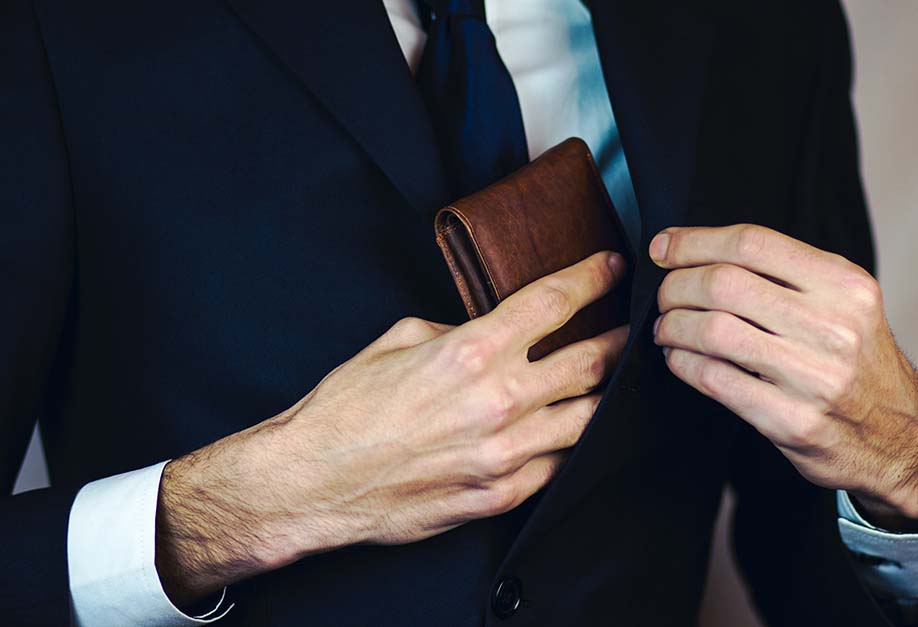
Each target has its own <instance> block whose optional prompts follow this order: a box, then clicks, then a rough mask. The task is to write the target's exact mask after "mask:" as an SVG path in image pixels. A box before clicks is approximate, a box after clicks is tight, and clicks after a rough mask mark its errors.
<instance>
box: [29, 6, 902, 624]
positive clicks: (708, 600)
mask: <svg viewBox="0 0 918 627" xmlns="http://www.w3.org/2000/svg"><path fill="white" fill-rule="evenodd" d="M845 4H846V6H847V8H848V13H849V18H850V21H851V27H852V31H853V36H854V45H855V58H856V64H857V78H856V92H855V93H856V106H857V110H858V115H859V117H860V127H861V146H862V158H863V172H864V177H865V182H866V186H867V194H868V197H869V200H870V205H871V207H872V210H873V216H874V220H875V225H876V235H877V242H878V244H879V252H880V276H881V282H882V284H883V287H884V291H885V294H886V305H887V309H888V312H889V319H890V322H891V324H892V327H893V329H894V330H895V332H896V335H897V337H898V338H899V342H900V344H901V345H902V346H903V347H904V348H905V349H906V351H907V352H908V353H909V354H910V355H911V356H913V357H918V285H916V275H918V245H916V242H915V240H916V239H918V0H847V1H846V2H845ZM34 444H35V442H34V441H33V446H32V447H30V450H29V454H28V455H27V458H26V462H25V464H24V465H23V471H22V473H21V474H20V479H19V482H18V484H17V489H18V490H27V489H32V488H35V487H41V486H43V485H46V484H47V476H46V473H45V470H44V460H43V458H42V456H41V450H40V448H39V447H37V446H34ZM728 509H729V501H728V502H727V504H726V507H725V508H724V511H723V512H722V513H721V517H720V525H719V527H718V531H717V544H716V546H715V549H714V555H713V560H712V564H711V574H710V577H709V581H708V591H707V595H706V597H705V600H704V606H703V609H702V618H701V625H702V627H754V626H757V625H758V623H757V622H756V621H755V619H754V618H753V616H752V614H751V613H750V611H749V608H748V605H747V603H746V597H745V592H744V591H743V589H742V586H741V584H740V583H739V582H738V581H737V578H736V573H735V571H734V569H733V565H732V563H731V560H730V557H729V552H728V551H727V544H726V539H725V533H724V530H725V521H726V518H727V515H726V512H727V510H728Z"/></svg>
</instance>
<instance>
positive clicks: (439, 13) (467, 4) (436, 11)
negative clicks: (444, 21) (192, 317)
mask: <svg viewBox="0 0 918 627" xmlns="http://www.w3.org/2000/svg"><path fill="white" fill-rule="evenodd" d="M420 4H421V9H426V10H427V11H429V12H430V17H431V18H432V19H433V18H436V19H441V18H446V17H451V16H463V17H474V18H477V19H479V20H484V19H485V8H484V0H421V3H420Z"/></svg>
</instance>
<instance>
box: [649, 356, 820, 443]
mask: <svg viewBox="0 0 918 627" xmlns="http://www.w3.org/2000/svg"><path fill="white" fill-rule="evenodd" d="M666 364H667V366H668V367H669V369H670V371H671V372H672V373H673V374H674V375H676V376H677V377H678V378H680V379H681V380H683V381H684V382H686V383H687V384H689V385H690V386H692V387H693V388H695V389H696V390H698V391H699V392H701V393H702V394H704V395H706V396H708V397H710V398H713V399H714V400H716V401H717V402H719V403H721V404H722V405H724V406H725V407H726V408H727V409H729V410H731V411H732V412H733V413H735V414H736V415H738V416H739V417H740V418H742V419H743V420H745V421H746V422H748V423H749V424H751V425H752V426H753V427H754V428H755V429H757V430H758V431H759V432H760V433H761V434H762V435H764V436H765V437H767V438H768V439H769V440H771V441H772V442H774V443H775V444H777V445H779V446H787V447H794V446H796V445H797V444H799V436H800V430H801V428H805V425H806V422H807V420H808V418H807V417H806V416H807V414H806V413H805V412H803V411H802V410H801V404H800V403H799V402H798V401H796V400H794V399H792V398H790V397H788V396H786V395H785V394H783V393H782V392H781V390H780V389H779V388H778V387H777V386H775V385H773V384H771V383H769V382H767V381H763V380H762V379H759V378H758V377H755V376H753V375H751V374H749V373H748V372H744V371H743V370H741V369H740V368H738V367H737V366H735V365H733V364H731V363H729V362H727V361H724V360H722V359H717V358H715V357H709V356H706V355H700V354H698V353H694V352H691V351H687V350H683V349H678V348H673V349H668V350H667V354H666Z"/></svg>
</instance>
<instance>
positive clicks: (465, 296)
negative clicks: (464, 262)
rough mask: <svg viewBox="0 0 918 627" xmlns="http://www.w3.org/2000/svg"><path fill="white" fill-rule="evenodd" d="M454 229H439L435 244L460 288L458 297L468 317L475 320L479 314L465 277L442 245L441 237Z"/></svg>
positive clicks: (448, 250) (448, 251)
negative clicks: (441, 252)
mask: <svg viewBox="0 0 918 627" xmlns="http://www.w3.org/2000/svg"><path fill="white" fill-rule="evenodd" d="M455 229H456V226H455V225H453V226H449V227H444V228H441V229H439V233H437V243H438V244H440V250H442V251H443V256H444V257H445V258H446V265H448V266H449V271H450V272H451V273H452V275H453V280H455V281H456V283H457V284H458V285H459V286H460V289H459V295H460V297H461V298H462V302H463V304H464V305H465V309H466V311H468V312H469V315H470V316H471V317H472V318H477V317H478V314H479V312H478V309H477V308H476V307H475V303H474V302H472V298H471V295H470V293H469V288H468V285H467V284H466V282H465V277H463V276H462V273H461V272H460V271H459V268H458V266H457V265H456V261H455V259H454V258H453V252H452V251H451V250H450V248H449V245H448V244H445V243H444V240H445V238H444V237H443V236H444V235H445V234H447V233H451V232H452V231H453V230H455Z"/></svg>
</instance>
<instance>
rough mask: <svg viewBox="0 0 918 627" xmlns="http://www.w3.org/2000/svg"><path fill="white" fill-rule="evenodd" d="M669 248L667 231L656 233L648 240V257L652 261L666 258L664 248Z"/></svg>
mask: <svg viewBox="0 0 918 627" xmlns="http://www.w3.org/2000/svg"><path fill="white" fill-rule="evenodd" d="M667 248H669V233H658V234H657V236H656V237H654V238H653V241H651V242H650V258H651V259H653V260H654V261H663V260H664V259H666V249H667Z"/></svg>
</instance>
